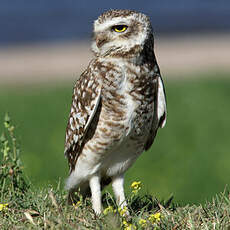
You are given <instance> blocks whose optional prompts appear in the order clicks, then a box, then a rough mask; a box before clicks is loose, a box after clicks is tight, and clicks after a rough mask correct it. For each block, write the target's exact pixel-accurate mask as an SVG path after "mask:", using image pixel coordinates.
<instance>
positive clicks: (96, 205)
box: [89, 175, 102, 215]
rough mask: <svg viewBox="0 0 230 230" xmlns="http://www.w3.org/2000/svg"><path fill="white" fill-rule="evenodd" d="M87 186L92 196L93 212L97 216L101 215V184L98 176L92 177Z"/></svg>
mask: <svg viewBox="0 0 230 230" xmlns="http://www.w3.org/2000/svg"><path fill="white" fill-rule="evenodd" d="M89 186H90V189H91V194H92V205H93V210H94V211H95V213H96V214H97V215H99V214H100V213H101V209H102V204H101V184H100V177H99V175H93V176H92V177H91V178H90V180H89Z"/></svg>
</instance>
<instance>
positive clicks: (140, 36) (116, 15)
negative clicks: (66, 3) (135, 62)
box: [92, 10, 152, 57]
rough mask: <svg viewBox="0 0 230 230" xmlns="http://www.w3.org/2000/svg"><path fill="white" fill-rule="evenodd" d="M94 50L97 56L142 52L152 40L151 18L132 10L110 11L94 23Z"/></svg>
mask: <svg viewBox="0 0 230 230" xmlns="http://www.w3.org/2000/svg"><path fill="white" fill-rule="evenodd" d="M93 32H94V33H93V39H94V40H93V44H92V50H93V52H94V53H95V54H96V55H97V56H123V57H124V56H126V55H130V54H134V55H135V54H137V53H138V52H141V51H142V49H143V47H144V44H145V42H146V41H147V40H148V39H149V38H150V37H151V38H152V26H151V23H150V20H149V18H148V17H147V16H146V15H144V14H142V13H138V12H135V11H131V10H110V11H107V12H105V13H103V14H102V15H101V16H100V17H99V18H98V19H97V20H96V21H95V22H94V31H93Z"/></svg>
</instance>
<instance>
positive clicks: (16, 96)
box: [0, 73, 230, 203]
mask: <svg viewBox="0 0 230 230" xmlns="http://www.w3.org/2000/svg"><path fill="white" fill-rule="evenodd" d="M227 76H228V74H224V73H222V74H221V73H219V74H218V75H216V76H215V75H212V74H203V75H200V76H197V75H196V76H195V78H193V77H192V76H191V78H189V79H186V80H185V79H174V78H173V77H172V79H171V80H170V77H169V78H167V80H165V87H166V92H167V102H168V119H167V124H166V126H165V128H164V129H160V130H159V132H158V135H157V138H156V140H155V143H154V145H153V146H152V148H151V149H150V150H149V151H148V152H145V153H143V155H142V156H141V157H140V158H139V159H138V160H137V162H136V163H135V164H134V166H133V167H132V168H131V169H130V170H129V171H128V173H127V174H126V188H128V187H129V185H130V183H131V181H133V180H140V181H142V182H143V184H144V192H150V193H151V194H153V195H156V196H157V197H158V198H159V199H166V198H168V197H169V196H170V194H174V196H175V199H174V200H175V201H176V202H179V203H199V202H202V203H203V202H205V201H206V200H207V199H210V198H211V197H212V196H214V195H215V194H216V193H218V192H221V191H223V190H224V188H225V186H226V184H228V183H229V181H230V173H229V162H230V150H229V147H230V144H229V130H230V119H229V114H230V106H229V89H230V88H229V86H230V79H229V78H228V77H227ZM72 87H73V82H65V83H62V84H61V83H60V84H58V85H57V84H55V85H53V84H46V85H42V84H40V85H37V86H35V85H31V86H30V87H28V86H27V87H23V86H21V87H18V86H17V87H13V86H11V87H0V105H1V110H0V119H1V124H2V123H3V118H4V113H5V112H9V114H10V116H11V118H12V120H13V122H14V124H16V133H17V136H18V139H19V142H20V145H21V149H22V160H23V163H24V165H25V171H26V174H27V176H28V177H29V178H30V179H31V181H32V183H33V184H34V185H35V186H39V187H40V186H45V185H47V184H48V183H52V184H56V183H57V182H58V180H59V178H61V182H62V184H63V183H64V180H65V178H66V177H67V174H68V168H67V161H66V159H65V158H64V155H63V146H64V133H65V126H66V123H67V118H68V113H69V109H70V102H71V95H72ZM1 129H2V125H1ZM0 131H1V130H0Z"/></svg>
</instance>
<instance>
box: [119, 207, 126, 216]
mask: <svg viewBox="0 0 230 230" xmlns="http://www.w3.org/2000/svg"><path fill="white" fill-rule="evenodd" d="M118 212H119V214H120V216H125V214H127V213H128V208H127V207H126V206H125V207H124V208H118Z"/></svg>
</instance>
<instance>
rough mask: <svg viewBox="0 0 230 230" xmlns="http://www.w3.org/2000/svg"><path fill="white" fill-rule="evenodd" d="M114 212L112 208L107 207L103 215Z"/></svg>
mask: <svg viewBox="0 0 230 230" xmlns="http://www.w3.org/2000/svg"><path fill="white" fill-rule="evenodd" d="M111 212H114V210H113V207H112V206H108V207H107V208H106V209H104V211H103V214H104V215H107V214H108V213H111Z"/></svg>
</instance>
